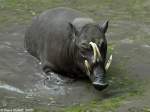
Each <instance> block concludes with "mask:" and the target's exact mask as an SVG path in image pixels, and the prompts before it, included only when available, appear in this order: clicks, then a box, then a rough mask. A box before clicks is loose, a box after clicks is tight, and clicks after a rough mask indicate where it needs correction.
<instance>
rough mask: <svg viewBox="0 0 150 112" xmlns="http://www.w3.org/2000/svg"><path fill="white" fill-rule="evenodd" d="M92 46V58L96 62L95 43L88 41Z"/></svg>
mask: <svg viewBox="0 0 150 112" xmlns="http://www.w3.org/2000/svg"><path fill="white" fill-rule="evenodd" d="M89 44H90V45H91V46H92V49H93V52H94V59H93V63H95V62H96V47H95V43H93V42H90V43H89Z"/></svg>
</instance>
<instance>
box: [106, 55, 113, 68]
mask: <svg viewBox="0 0 150 112" xmlns="http://www.w3.org/2000/svg"><path fill="white" fill-rule="evenodd" d="M111 62H112V54H111V55H110V57H109V59H108V61H107V63H106V65H105V70H106V71H107V70H108V69H109V67H110V65H111Z"/></svg>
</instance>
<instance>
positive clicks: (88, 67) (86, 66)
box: [84, 60, 91, 75]
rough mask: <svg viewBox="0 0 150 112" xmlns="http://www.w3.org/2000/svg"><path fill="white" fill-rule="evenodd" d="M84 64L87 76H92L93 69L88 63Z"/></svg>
mask: <svg viewBox="0 0 150 112" xmlns="http://www.w3.org/2000/svg"><path fill="white" fill-rule="evenodd" d="M84 64H85V68H86V72H87V74H88V75H90V69H91V68H90V65H89V63H88V61H87V60H85V61H84Z"/></svg>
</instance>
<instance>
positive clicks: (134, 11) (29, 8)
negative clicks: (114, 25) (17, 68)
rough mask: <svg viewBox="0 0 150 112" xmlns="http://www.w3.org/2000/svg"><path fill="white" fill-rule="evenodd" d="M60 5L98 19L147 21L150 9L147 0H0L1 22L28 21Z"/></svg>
mask: <svg viewBox="0 0 150 112" xmlns="http://www.w3.org/2000/svg"><path fill="white" fill-rule="evenodd" d="M116 4H119V5H116ZM58 6H66V7H71V8H75V9H79V10H81V11H83V12H86V13H88V14H89V15H91V16H92V17H94V18H95V19H97V20H99V19H102V20H104V19H111V20H118V19H132V18H134V19H135V20H140V19H145V22H146V20H148V14H147V13H148V12H149V11H148V10H150V9H149V8H150V7H149V2H147V1H146V0H143V1H140V0H126V1H123V0H116V1H115V2H114V1H113V0H0V16H1V17H0V23H1V24H2V23H5V24H6V23H7V24H8V23H15V22H17V23H26V22H29V21H30V20H31V18H32V17H33V16H35V15H37V14H39V13H40V12H42V11H44V10H46V9H49V8H53V7H58ZM121 12H122V14H120V13H121ZM109 13H111V15H109ZM118 13H119V14H118ZM120 15H122V16H120ZM127 15H128V16H127Z"/></svg>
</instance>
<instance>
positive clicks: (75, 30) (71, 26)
mask: <svg viewBox="0 0 150 112" xmlns="http://www.w3.org/2000/svg"><path fill="white" fill-rule="evenodd" d="M69 27H70V30H71V32H72V33H73V34H75V35H78V31H77V29H76V28H75V26H74V25H73V24H72V23H70V22H69Z"/></svg>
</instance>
